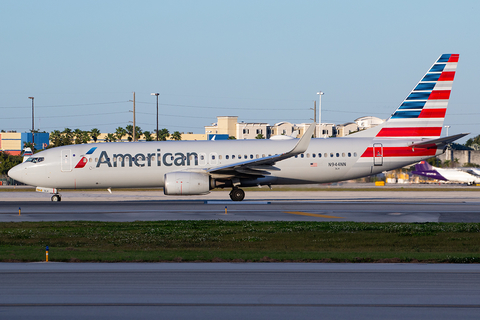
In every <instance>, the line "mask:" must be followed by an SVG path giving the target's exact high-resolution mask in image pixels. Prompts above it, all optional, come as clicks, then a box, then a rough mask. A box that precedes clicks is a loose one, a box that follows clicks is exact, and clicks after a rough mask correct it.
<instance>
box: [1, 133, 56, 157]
mask: <svg viewBox="0 0 480 320" xmlns="http://www.w3.org/2000/svg"><path fill="white" fill-rule="evenodd" d="M49 137H50V134H49V133H47V132H38V133H35V136H34V138H35V149H36V150H42V149H45V148H46V147H48V145H49V144H50V142H49ZM27 142H32V134H31V133H29V132H22V133H20V132H2V133H0V150H1V151H3V152H7V153H9V154H11V155H14V156H16V155H20V154H21V153H22V151H23V147H24V145H25V143H27Z"/></svg>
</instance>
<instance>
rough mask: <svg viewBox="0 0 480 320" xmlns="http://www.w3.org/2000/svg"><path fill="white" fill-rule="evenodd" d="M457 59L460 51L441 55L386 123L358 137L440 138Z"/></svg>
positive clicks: (359, 134) (360, 133)
mask: <svg viewBox="0 0 480 320" xmlns="http://www.w3.org/2000/svg"><path fill="white" fill-rule="evenodd" d="M458 58H459V55H458V54H443V55H441V56H440V58H438V60H437V61H436V62H435V63H434V64H433V66H432V67H431V68H430V69H429V70H428V72H427V73H426V74H425V76H423V78H422V79H421V80H420V82H418V84H417V85H416V86H415V88H414V89H413V90H412V91H411V92H410V94H409V95H408V96H407V97H406V98H405V100H404V101H403V103H402V104H401V105H400V106H399V107H398V108H397V110H396V111H395V112H394V113H393V114H392V116H391V117H390V118H389V119H388V120H387V121H386V122H384V123H382V124H381V125H379V126H378V127H375V128H372V129H373V130H366V131H362V132H359V133H358V134H356V136H359V137H360V136H364V137H365V136H366V137H368V136H370V137H379V138H415V139H436V138H439V137H440V134H441V133H442V127H443V121H444V119H445V113H446V111H447V105H448V100H449V98H450V91H451V90H452V84H453V79H454V78H455V71H456V69H457V63H458Z"/></svg>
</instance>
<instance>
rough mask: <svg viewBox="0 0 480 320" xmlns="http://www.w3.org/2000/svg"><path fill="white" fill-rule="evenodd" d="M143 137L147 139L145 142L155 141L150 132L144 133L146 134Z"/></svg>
mask: <svg viewBox="0 0 480 320" xmlns="http://www.w3.org/2000/svg"><path fill="white" fill-rule="evenodd" d="M143 136H144V137H145V140H146V141H153V136H152V134H151V133H150V131H144V132H143Z"/></svg>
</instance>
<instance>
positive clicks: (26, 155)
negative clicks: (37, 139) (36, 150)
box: [22, 147, 33, 162]
mask: <svg viewBox="0 0 480 320" xmlns="http://www.w3.org/2000/svg"><path fill="white" fill-rule="evenodd" d="M31 156H33V151H32V148H30V147H25V148H24V149H23V161H22V162H25V161H27V159H28V158H30V157H31Z"/></svg>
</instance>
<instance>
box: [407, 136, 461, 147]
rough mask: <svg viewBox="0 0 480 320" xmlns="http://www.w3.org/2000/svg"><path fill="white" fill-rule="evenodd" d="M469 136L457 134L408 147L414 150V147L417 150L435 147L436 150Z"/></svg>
mask: <svg viewBox="0 0 480 320" xmlns="http://www.w3.org/2000/svg"><path fill="white" fill-rule="evenodd" d="M469 134H470V133H459V134H456V135H453V136H448V137H444V138H438V139H432V140H425V141H421V142H415V143H412V144H411V145H410V147H412V148H415V147H417V148H427V149H429V148H433V147H436V148H439V147H440V148H441V147H444V146H446V145H448V144H450V143H452V142H453V141H455V140H458V139H460V138H463V137H465V136H466V135H469Z"/></svg>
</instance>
